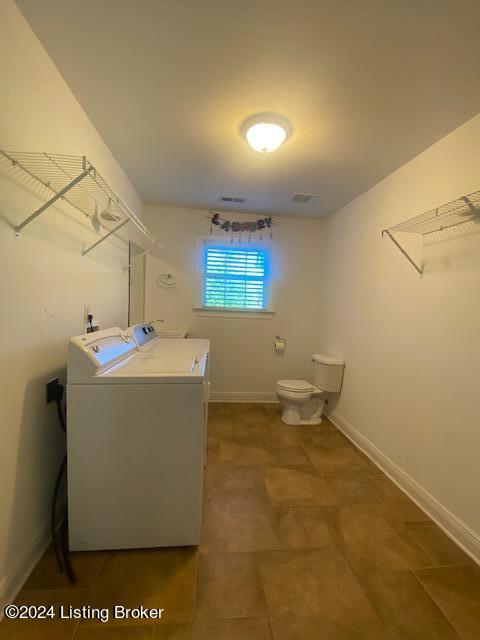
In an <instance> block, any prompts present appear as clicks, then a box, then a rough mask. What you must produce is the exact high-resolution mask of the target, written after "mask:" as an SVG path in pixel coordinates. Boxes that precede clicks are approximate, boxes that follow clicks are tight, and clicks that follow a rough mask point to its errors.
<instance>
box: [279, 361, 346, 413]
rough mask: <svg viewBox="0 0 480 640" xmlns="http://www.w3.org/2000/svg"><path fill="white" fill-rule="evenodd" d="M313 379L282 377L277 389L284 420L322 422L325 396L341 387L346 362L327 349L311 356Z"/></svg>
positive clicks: (336, 391)
mask: <svg viewBox="0 0 480 640" xmlns="http://www.w3.org/2000/svg"><path fill="white" fill-rule="evenodd" d="M312 362H313V371H314V373H313V377H314V383H315V384H311V383H310V382H307V381H306V380H279V381H278V382H277V385H276V388H275V391H276V393H277V398H278V400H279V402H280V404H281V405H282V406H283V413H282V422H284V423H285V424H289V425H309V424H310V425H314V424H320V423H321V422H322V415H323V408H324V406H325V400H326V399H327V395H328V394H330V393H339V392H340V389H341V387H342V380H343V370H344V368H345V363H344V361H343V360H341V359H340V358H336V357H335V356H331V355H328V354H326V353H316V354H314V355H313V356H312Z"/></svg>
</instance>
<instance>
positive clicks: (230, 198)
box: [220, 196, 247, 204]
mask: <svg viewBox="0 0 480 640" xmlns="http://www.w3.org/2000/svg"><path fill="white" fill-rule="evenodd" d="M220 201H221V202H230V203H232V204H243V203H245V202H246V201H247V199H246V198H240V197H238V196H220Z"/></svg>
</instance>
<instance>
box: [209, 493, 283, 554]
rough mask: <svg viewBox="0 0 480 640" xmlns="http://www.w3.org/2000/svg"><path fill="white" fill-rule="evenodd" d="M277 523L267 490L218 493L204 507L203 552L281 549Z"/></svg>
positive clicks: (210, 497)
mask: <svg viewBox="0 0 480 640" xmlns="http://www.w3.org/2000/svg"><path fill="white" fill-rule="evenodd" d="M281 547H282V544H281V542H280V538H279V537H278V532H277V524H276V520H275V516H274V513H273V509H272V507H271V504H270V502H269V500H268V497H267V494H266V491H265V490H264V489H263V490H258V489H246V490H244V491H235V492H229V491H217V492H214V493H213V494H212V495H210V496H207V499H206V501H205V505H204V518H203V538H202V545H201V548H202V550H204V551H206V552H208V553H218V552H222V551H260V550H264V549H280V548H281Z"/></svg>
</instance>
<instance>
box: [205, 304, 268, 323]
mask: <svg viewBox="0 0 480 640" xmlns="http://www.w3.org/2000/svg"><path fill="white" fill-rule="evenodd" d="M193 312H194V313H195V315H196V316H204V317H207V318H208V317H212V318H250V319H252V318H256V319H257V320H269V319H270V318H273V316H274V315H275V311H269V310H262V311H252V310H249V311H242V310H240V309H212V308H210V307H194V309H193Z"/></svg>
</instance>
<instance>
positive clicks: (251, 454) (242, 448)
mask: <svg viewBox="0 0 480 640" xmlns="http://www.w3.org/2000/svg"><path fill="white" fill-rule="evenodd" d="M220 462H221V464H240V465H246V464H274V462H275V458H274V457H273V455H272V453H271V452H270V451H269V450H268V449H267V448H266V447H265V446H263V445H262V442H261V440H260V439H259V438H246V437H245V438H236V439H228V440H223V439H222V440H221V441H220Z"/></svg>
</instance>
